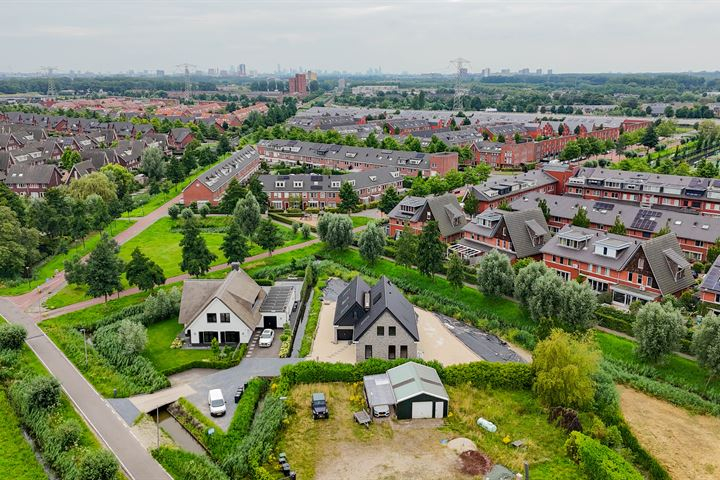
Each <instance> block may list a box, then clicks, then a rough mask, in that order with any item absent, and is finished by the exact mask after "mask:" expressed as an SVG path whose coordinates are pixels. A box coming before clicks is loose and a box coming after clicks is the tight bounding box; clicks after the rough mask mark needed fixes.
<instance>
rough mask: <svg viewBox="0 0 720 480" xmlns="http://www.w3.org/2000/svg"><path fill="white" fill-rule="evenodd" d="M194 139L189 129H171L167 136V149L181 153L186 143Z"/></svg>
mask: <svg viewBox="0 0 720 480" xmlns="http://www.w3.org/2000/svg"><path fill="white" fill-rule="evenodd" d="M194 139H195V135H193V133H192V130H190V129H189V128H173V129H171V130H170V133H169V134H168V148H170V149H171V150H174V151H176V152H182V151H184V150H185V147H187V146H188V143H190V142H192V141H193V140H194Z"/></svg>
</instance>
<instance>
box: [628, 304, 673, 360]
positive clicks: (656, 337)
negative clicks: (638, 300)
mask: <svg viewBox="0 0 720 480" xmlns="http://www.w3.org/2000/svg"><path fill="white" fill-rule="evenodd" d="M633 333H634V335H635V339H636V340H637V349H636V352H637V354H638V356H639V357H640V358H642V359H644V360H647V361H650V362H657V361H658V360H660V359H661V358H662V357H663V356H664V355H666V354H668V353H670V352H671V351H672V350H673V349H674V348H675V347H676V346H677V344H678V342H679V341H680V339H681V338H682V336H683V335H684V334H685V325H684V321H683V318H682V315H681V314H680V311H679V310H677V309H676V308H675V307H673V306H672V305H671V303H670V302H668V303H664V304H661V303H658V302H648V303H646V304H645V305H643V306H642V307H640V310H638V312H637V315H636V316H635V323H634V324H633Z"/></svg>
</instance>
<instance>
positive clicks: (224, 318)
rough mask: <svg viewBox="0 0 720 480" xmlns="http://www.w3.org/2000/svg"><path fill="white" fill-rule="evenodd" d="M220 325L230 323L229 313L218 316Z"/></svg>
mask: <svg viewBox="0 0 720 480" xmlns="http://www.w3.org/2000/svg"><path fill="white" fill-rule="evenodd" d="M220 323H230V314H229V313H221V314H220Z"/></svg>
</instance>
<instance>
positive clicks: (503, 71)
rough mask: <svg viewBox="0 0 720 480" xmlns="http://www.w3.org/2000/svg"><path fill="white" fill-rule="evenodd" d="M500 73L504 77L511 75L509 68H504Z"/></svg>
mask: <svg viewBox="0 0 720 480" xmlns="http://www.w3.org/2000/svg"><path fill="white" fill-rule="evenodd" d="M500 73H501V74H503V75H509V74H510V69H509V68H503V69H502V70H500Z"/></svg>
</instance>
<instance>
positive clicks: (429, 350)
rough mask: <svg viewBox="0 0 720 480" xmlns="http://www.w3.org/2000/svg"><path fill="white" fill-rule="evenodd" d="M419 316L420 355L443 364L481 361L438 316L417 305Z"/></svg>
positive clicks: (424, 358)
mask: <svg viewBox="0 0 720 480" xmlns="http://www.w3.org/2000/svg"><path fill="white" fill-rule="evenodd" d="M415 313H416V314H417V316H418V333H419V334H420V343H419V344H418V357H420V358H422V359H423V360H437V361H438V362H440V363H441V364H442V365H444V366H447V365H457V364H459V363H471V362H479V361H481V360H482V358H481V357H480V356H479V355H477V354H476V353H475V352H473V351H472V350H471V349H470V348H468V346H467V345H465V344H464V343H463V342H461V341H460V340H459V339H458V338H457V337H456V336H455V335H453V334H452V332H451V331H450V330H448V328H447V327H446V326H445V324H444V323H443V322H442V321H440V319H439V318H438V316H437V315H436V314H434V313H432V312H428V311H427V310H422V309H420V308H417V307H415Z"/></svg>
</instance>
